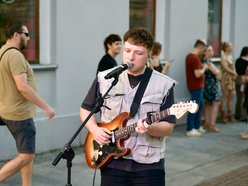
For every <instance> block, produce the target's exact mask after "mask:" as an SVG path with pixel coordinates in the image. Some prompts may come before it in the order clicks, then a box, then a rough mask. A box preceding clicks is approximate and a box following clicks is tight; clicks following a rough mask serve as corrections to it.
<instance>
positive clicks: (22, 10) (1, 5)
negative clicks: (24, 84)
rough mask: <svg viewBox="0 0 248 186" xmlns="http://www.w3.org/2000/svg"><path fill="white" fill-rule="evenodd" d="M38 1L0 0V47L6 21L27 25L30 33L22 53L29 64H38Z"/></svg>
mask: <svg viewBox="0 0 248 186" xmlns="http://www.w3.org/2000/svg"><path fill="white" fill-rule="evenodd" d="M38 10H39V0H0V46H2V45H3V44H4V43H5V41H6V38H5V34H4V28H5V25H6V23H7V22H8V20H10V19H11V18H17V19H20V20H22V21H24V22H25V23H26V24H27V27H28V30H29V32H30V41H29V44H28V48H26V49H25V50H23V53H24V55H25V57H26V58H27V60H28V61H29V62H30V63H39V62H38V61H39V11H38Z"/></svg>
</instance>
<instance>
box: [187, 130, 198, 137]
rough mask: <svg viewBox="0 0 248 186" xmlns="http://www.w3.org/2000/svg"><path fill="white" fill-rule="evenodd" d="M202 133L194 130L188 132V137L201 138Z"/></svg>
mask: <svg viewBox="0 0 248 186" xmlns="http://www.w3.org/2000/svg"><path fill="white" fill-rule="evenodd" d="M201 135H202V133H201V132H198V131H197V130H196V129H192V130H190V131H188V132H186V136H189V137H192V136H201Z"/></svg>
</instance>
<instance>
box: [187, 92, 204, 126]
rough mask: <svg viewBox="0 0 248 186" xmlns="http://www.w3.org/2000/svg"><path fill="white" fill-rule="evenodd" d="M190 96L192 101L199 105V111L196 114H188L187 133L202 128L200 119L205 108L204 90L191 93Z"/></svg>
mask: <svg viewBox="0 0 248 186" xmlns="http://www.w3.org/2000/svg"><path fill="white" fill-rule="evenodd" d="M190 94H191V100H192V101H195V102H196V103H197V104H198V106H199V109H198V111H197V112H196V113H190V112H189V113H188V117H187V131H190V130H192V129H199V128H200V118H201V112H202V106H203V88H201V89H197V90H194V91H191V92H190Z"/></svg>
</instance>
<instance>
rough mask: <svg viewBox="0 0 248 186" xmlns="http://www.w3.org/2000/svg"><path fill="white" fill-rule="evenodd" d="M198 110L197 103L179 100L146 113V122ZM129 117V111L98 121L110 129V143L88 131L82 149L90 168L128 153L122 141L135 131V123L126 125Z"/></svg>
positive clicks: (149, 122) (179, 116)
mask: <svg viewBox="0 0 248 186" xmlns="http://www.w3.org/2000/svg"><path fill="white" fill-rule="evenodd" d="M197 110H198V105H197V104H196V103H194V102H192V101H190V102H189V103H183V102H180V103H178V104H173V105H172V106H171V107H170V108H168V109H165V110H164V111H161V112H157V113H147V116H148V117H147V118H146V119H147V120H146V121H148V122H147V123H148V124H149V125H151V124H152V123H156V122H158V121H160V120H161V119H163V118H166V117H167V116H169V115H174V116H175V117H176V118H177V119H179V118H181V117H182V116H183V115H184V114H185V113H186V112H187V111H189V112H190V113H195V112H196V111H197ZM128 119H129V113H128V112H123V113H121V114H119V115H118V116H116V117H115V118H114V119H113V120H112V121H111V122H109V123H99V124H98V126H99V127H104V128H107V129H109V130H110V131H112V135H111V137H112V138H111V139H110V141H111V142H110V143H109V144H106V145H99V144H98V143H97V142H96V141H95V140H94V137H93V135H92V133H90V132H89V133H88V135H87V137H86V140H85V145H84V151H85V158H86V163H87V165H88V166H89V167H90V168H93V169H98V168H101V167H103V166H105V165H106V164H108V163H109V162H110V161H111V160H112V159H113V158H114V157H121V156H125V155H128V154H129V153H130V152H131V149H129V148H125V147H124V141H125V140H126V139H127V138H128V137H129V136H130V135H131V134H132V133H135V132H136V131H135V128H136V126H137V123H134V124H130V125H128V126H126V124H127V121H128Z"/></svg>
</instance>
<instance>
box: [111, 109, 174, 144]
mask: <svg viewBox="0 0 248 186" xmlns="http://www.w3.org/2000/svg"><path fill="white" fill-rule="evenodd" d="M169 115H170V114H169V109H166V110H164V111H161V112H157V113H151V114H150V115H149V117H150V121H151V122H150V124H152V123H155V122H157V121H159V120H161V119H163V118H166V117H167V116H169ZM146 120H147V119H146ZM148 120H149V119H148ZM147 123H148V122H147ZM136 127H137V123H134V124H131V125H128V126H126V127H124V128H122V129H118V130H116V131H114V134H115V135H114V136H115V139H116V140H118V139H122V138H127V137H129V136H130V135H131V134H132V133H135V132H136V131H135V128H136Z"/></svg>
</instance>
